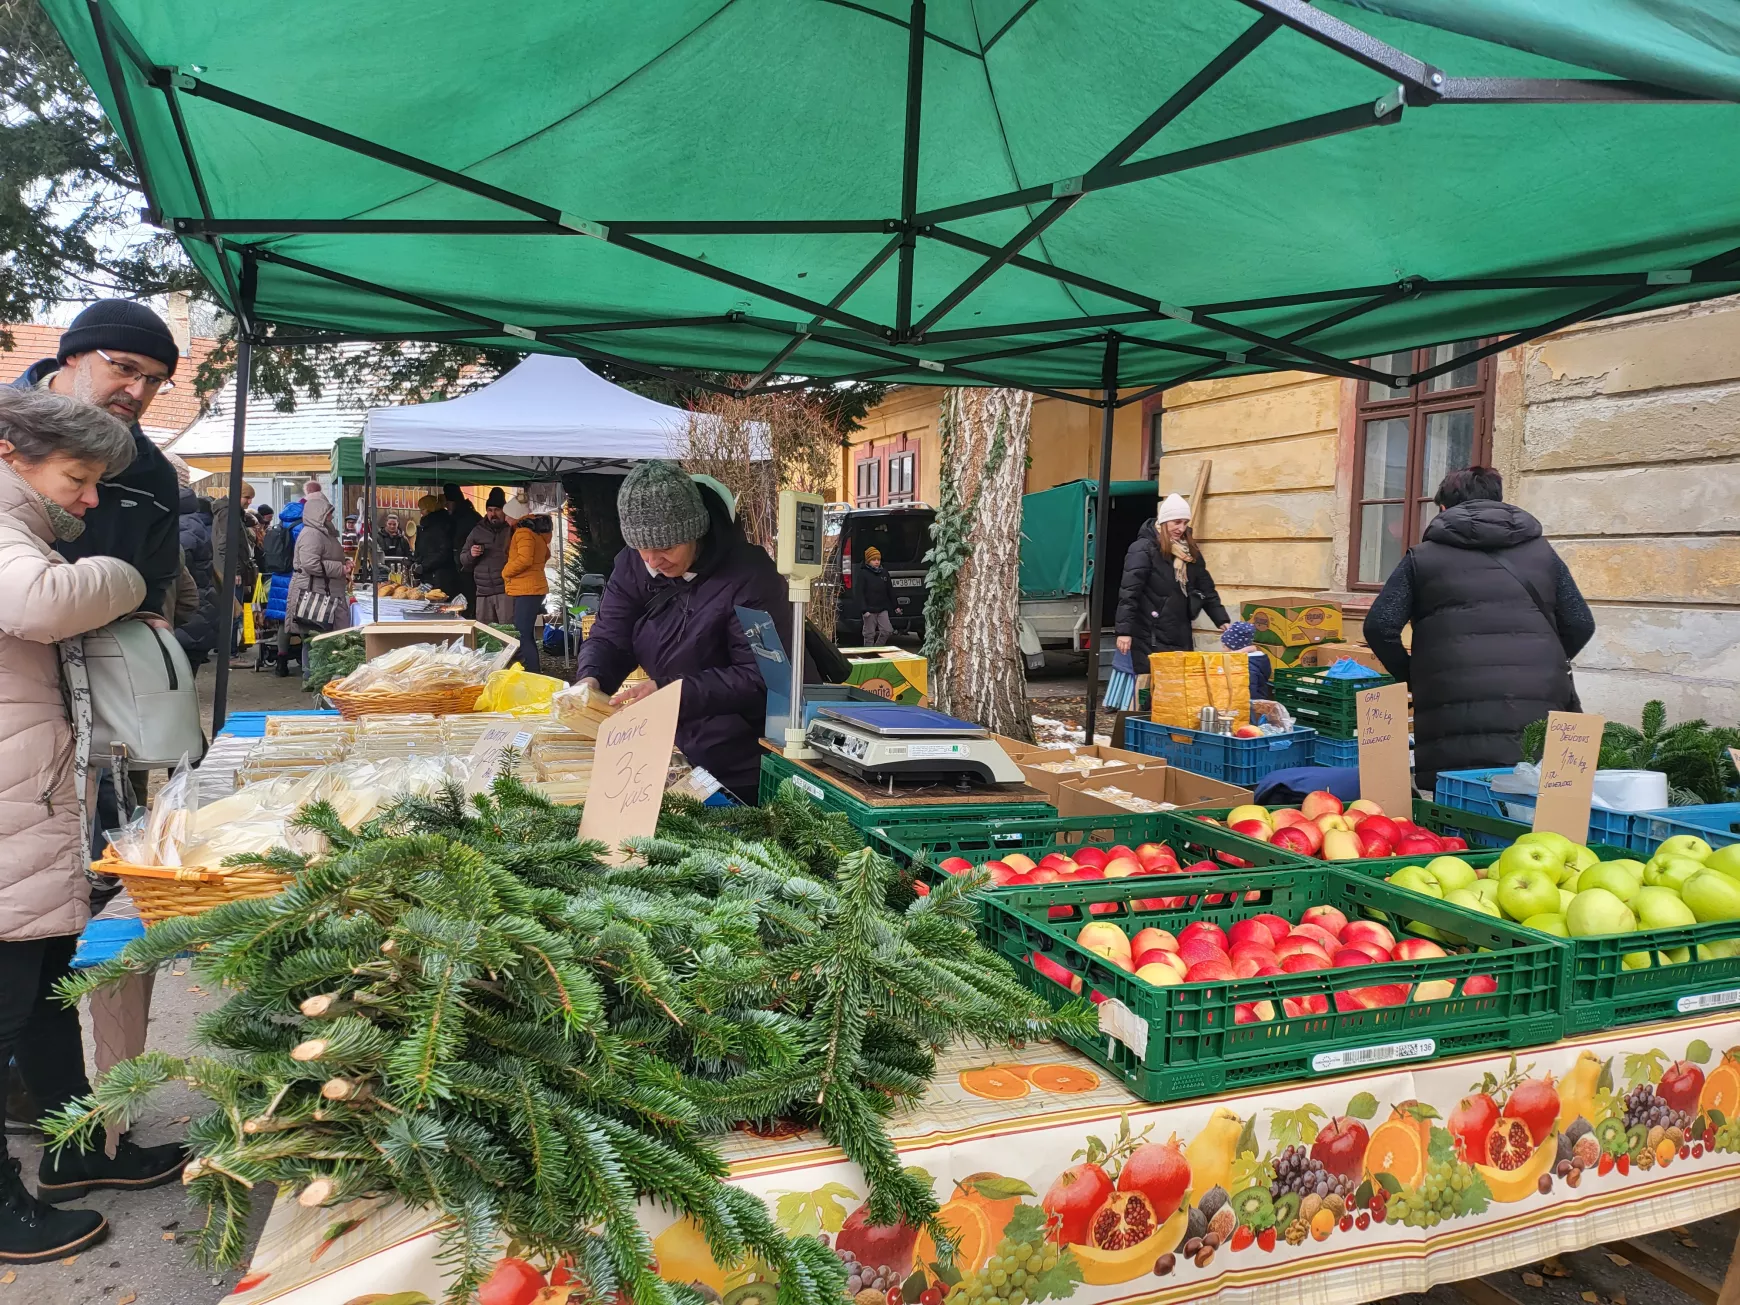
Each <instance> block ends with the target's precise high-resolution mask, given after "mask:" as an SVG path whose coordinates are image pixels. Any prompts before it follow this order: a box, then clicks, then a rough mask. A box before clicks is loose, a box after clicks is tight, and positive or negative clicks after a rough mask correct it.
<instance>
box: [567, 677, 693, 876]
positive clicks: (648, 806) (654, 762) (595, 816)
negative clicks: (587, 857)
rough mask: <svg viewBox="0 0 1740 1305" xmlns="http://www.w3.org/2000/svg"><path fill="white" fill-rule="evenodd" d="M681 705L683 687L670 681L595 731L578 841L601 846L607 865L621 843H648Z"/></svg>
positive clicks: (616, 856)
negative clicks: (630, 840) (636, 840)
mask: <svg viewBox="0 0 1740 1305" xmlns="http://www.w3.org/2000/svg"><path fill="white" fill-rule="evenodd" d="M682 700H683V682H682V681H681V680H672V681H671V682H670V683H669V684H667V685H665V687H664V688H662V689H660V690H659V691H658V692H657V693H653V694H649V695H648V696H646V697H644V698H642V699H641V700H640V701H639V702H636V703H631V704H630V705H629V706H627V707H624V708H623V709H622V710H621V711H619V712H617V713H616V714H615V715H613V716H610V717H607V718H606V719H605V720H604V721H603V722H601V723H600V724H599V726H598V751H597V752H595V753H594V754H593V757H592V785H591V787H590V788H589V789H588V790H587V792H586V805H585V806H584V807H583V808H582V809H581V812H580V834H579V836H580V838H581V839H582V840H588V839H596V840H597V841H598V842H600V843H603V844H604V845H605V846H606V847H608V848H609V849H611V858H610V859H612V860H621V859H622V857H621V854H620V852H619V849H620V848H621V846H622V842H623V840H624V839H627V838H647V837H650V836H651V834H652V832H653V830H654V828H655V827H656V826H657V825H658V823H659V808H660V807H662V806H663V805H664V800H665V780H666V779H667V778H668V777H669V775H670V770H671V749H672V748H673V747H675V745H676V741H677V708H678V706H679V705H680V704H681V703H682Z"/></svg>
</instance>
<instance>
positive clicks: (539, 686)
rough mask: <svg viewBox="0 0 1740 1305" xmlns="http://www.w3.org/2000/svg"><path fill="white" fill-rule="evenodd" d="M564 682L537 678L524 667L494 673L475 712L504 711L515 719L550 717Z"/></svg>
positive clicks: (512, 667)
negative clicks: (551, 705)
mask: <svg viewBox="0 0 1740 1305" xmlns="http://www.w3.org/2000/svg"><path fill="white" fill-rule="evenodd" d="M566 687H567V685H565V684H563V683H562V681H561V680H558V679H555V678H553V677H551V676H548V675H536V674H534V673H532V672H531V671H528V670H526V669H525V668H524V667H523V666H509V667H508V668H507V669H506V670H501V671H491V672H490V676H489V678H488V679H487V680H485V681H484V682H483V693H482V694H481V695H480V696H479V697H478V699H477V706H476V707H474V708H473V710H474V711H505V712H508V713H510V714H512V715H515V716H548V715H549V714H550V700H551V699H552V698H554V697H555V696H556V694H557V693H558V692H559V691H560V690H562V689H565V688H566Z"/></svg>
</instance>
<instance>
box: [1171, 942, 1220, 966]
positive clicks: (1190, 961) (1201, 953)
mask: <svg viewBox="0 0 1740 1305" xmlns="http://www.w3.org/2000/svg"><path fill="white" fill-rule="evenodd" d="M1178 955H1179V957H1180V958H1182V959H1183V961H1184V963H1185V964H1186V965H1197V964H1200V963H1201V962H1203V961H1227V960H1231V959H1232V958H1231V957H1229V956H1228V955H1227V954H1226V953H1225V952H1223V951H1222V950H1221V949H1220V948H1218V947H1216V946H1215V945H1214V944H1213V943H1212V942H1210V941H1209V940H1208V939H1206V938H1202V937H1196V938H1185V939H1182V940H1181V941H1180V942H1179V944H1178Z"/></svg>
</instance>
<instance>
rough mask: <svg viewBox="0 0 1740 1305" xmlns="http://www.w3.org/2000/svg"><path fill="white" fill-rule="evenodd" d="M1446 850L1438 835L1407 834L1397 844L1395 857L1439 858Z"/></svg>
mask: <svg viewBox="0 0 1740 1305" xmlns="http://www.w3.org/2000/svg"><path fill="white" fill-rule="evenodd" d="M1443 850H1444V843H1443V840H1442V839H1440V838H1439V837H1438V836H1437V835H1436V834H1406V835H1403V837H1402V838H1401V839H1399V840H1398V841H1397V843H1396V850H1395V851H1394V853H1392V855H1394V856H1437V855H1438V854H1439V853H1440V852H1442V851H1443Z"/></svg>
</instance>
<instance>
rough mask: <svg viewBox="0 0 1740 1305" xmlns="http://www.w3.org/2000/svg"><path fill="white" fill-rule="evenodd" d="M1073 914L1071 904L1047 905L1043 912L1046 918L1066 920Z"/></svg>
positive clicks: (1073, 908) (1073, 910) (1073, 909)
mask: <svg viewBox="0 0 1740 1305" xmlns="http://www.w3.org/2000/svg"><path fill="white" fill-rule="evenodd" d="M1074 915H1075V907H1073V906H1052V907H1048V908H1047V909H1046V912H1045V918H1046V919H1047V920H1068V919H1072V918H1073V917H1074Z"/></svg>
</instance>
